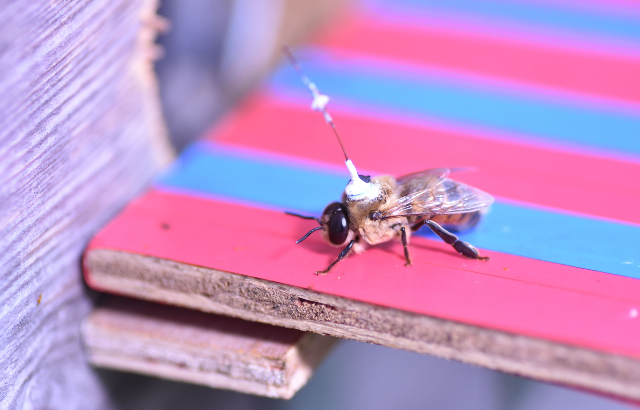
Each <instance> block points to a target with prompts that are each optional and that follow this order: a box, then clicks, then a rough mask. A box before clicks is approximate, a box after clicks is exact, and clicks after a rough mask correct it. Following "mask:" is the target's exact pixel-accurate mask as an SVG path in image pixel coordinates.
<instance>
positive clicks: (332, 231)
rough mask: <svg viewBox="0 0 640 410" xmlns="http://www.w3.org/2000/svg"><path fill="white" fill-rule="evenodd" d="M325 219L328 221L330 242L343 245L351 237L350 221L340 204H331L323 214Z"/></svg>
mask: <svg viewBox="0 0 640 410" xmlns="http://www.w3.org/2000/svg"><path fill="white" fill-rule="evenodd" d="M322 215H323V216H324V218H323V219H325V218H328V219H327V222H326V224H327V230H328V231H329V232H328V234H329V240H330V241H331V243H333V244H334V245H342V244H343V243H345V241H346V240H347V236H349V220H348V219H347V213H346V212H345V211H344V208H343V207H342V204H341V203H340V202H333V203H331V204H329V205H328V206H327V207H326V208H325V209H324V212H323V213H322Z"/></svg>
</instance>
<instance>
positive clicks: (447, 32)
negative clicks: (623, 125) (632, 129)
mask: <svg viewBox="0 0 640 410" xmlns="http://www.w3.org/2000/svg"><path fill="white" fill-rule="evenodd" d="M319 44H320V45H322V46H324V47H329V48H333V49H336V50H343V51H346V52H348V53H349V54H350V55H351V54H353V53H357V54H372V55H377V56H379V57H383V58H387V59H389V60H395V61H401V62H409V63H416V64H423V65H428V66H436V67H442V68H447V69H452V70H457V71H462V72H469V73H473V74H475V75H478V74H480V75H487V76H491V77H496V78H500V79H510V80H515V81H521V82H524V83H530V84H536V85H540V86H544V87H552V88H556V89H561V90H569V91H573V92H577V93H582V94H587V95H598V96H604V97H608V98H612V99H616V100H621V101H630V102H635V103H640V76H639V75H638V73H640V57H636V58H633V57H631V56H622V55H621V56H615V55H604V54H601V53H600V54H598V53H589V52H587V51H585V50H578V49H575V48H574V49H569V48H566V47H558V46H555V45H552V44H542V43H538V44H535V43H533V42H531V41H527V42H523V41H522V40H521V39H514V38H511V37H508V36H504V35H503V34H500V35H495V36H491V35H489V34H487V33H479V32H473V33H472V32H468V31H466V30H464V29H462V28H460V27H455V28H449V29H447V27H444V26H437V27H434V26H430V25H429V24H423V25H422V26H421V27H417V26H409V25H407V24H405V23H403V24H400V23H399V22H393V21H387V20H383V19H378V18H375V17H365V16H362V15H359V16H354V17H353V18H351V19H348V20H347V19H345V21H343V22H341V24H340V25H339V26H338V27H336V29H335V30H332V31H330V32H328V33H327V34H326V35H325V36H324V37H322V38H321V39H320V40H319Z"/></svg>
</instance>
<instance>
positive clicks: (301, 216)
mask: <svg viewBox="0 0 640 410" xmlns="http://www.w3.org/2000/svg"><path fill="white" fill-rule="evenodd" d="M285 214H287V215H291V216H297V217H298V218H302V219H315V220H316V221H317V220H318V218H316V217H315V216H304V215H300V214H295V213H293V212H289V211H285Z"/></svg>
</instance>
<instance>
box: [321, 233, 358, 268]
mask: <svg viewBox="0 0 640 410" xmlns="http://www.w3.org/2000/svg"><path fill="white" fill-rule="evenodd" d="M354 243H356V240H355V239H352V240H351V242H349V245H347V247H346V248H344V249H343V250H342V252H340V255H338V259H336V260H335V261H333V263H332V264H331V265H329V267H328V268H327V269H325V270H319V271H316V275H326V274H327V273H329V271H330V270H331V268H333V267H334V266H335V264H336V263H338V262H340V261H341V260H342V259H343V258H344V257H345V256H347V255H348V254H349V252H351V248H352V247H353V244H354Z"/></svg>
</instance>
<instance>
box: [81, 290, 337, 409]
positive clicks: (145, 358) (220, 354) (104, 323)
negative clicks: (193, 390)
mask: <svg viewBox="0 0 640 410" xmlns="http://www.w3.org/2000/svg"><path fill="white" fill-rule="evenodd" d="M82 334H83V339H84V345H85V352H86V353H87V357H88V360H89V361H90V362H91V363H92V364H93V365H95V366H98V367H106V368H111V369H115V370H121V371H130V372H135V373H142V374H147V375H151V376H157V377H162V378H166V379H171V380H177V381H185V382H190V383H196V384H202V385H206V386H210V387H215V388H223V389H230V390H236V391H239V392H242V393H250V394H257V395H262V396H268V397H274V398H282V399H289V398H291V397H292V396H293V395H294V394H295V393H296V392H297V391H298V390H299V389H300V388H301V387H302V386H304V385H305V384H306V382H307V380H309V378H310V377H311V375H312V374H313V371H314V369H315V367H316V366H317V365H318V364H319V363H320V361H321V360H322V358H323V357H324V356H325V354H326V353H327V352H328V351H329V350H330V348H331V347H332V346H333V344H334V342H335V341H336V339H334V338H332V337H328V336H320V335H317V334H314V333H306V332H300V331H298V330H293V329H287V328H282V327H275V326H269V325H264V324H261V323H253V322H246V321H244V320H240V319H233V318H229V317H225V316H218V315H212V314H208V313H203V312H199V311H194V310H190V309H182V308H176V307H173V306H167V305H161V304H157V303H149V302H143V301H139V300H133V299H125V298H117V297H112V298H111V299H110V300H109V301H108V303H106V304H104V305H102V306H101V307H99V308H97V309H96V310H94V311H93V312H92V313H91V315H90V316H89V317H88V318H87V319H86V320H85V321H84V323H83V326H82Z"/></svg>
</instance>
